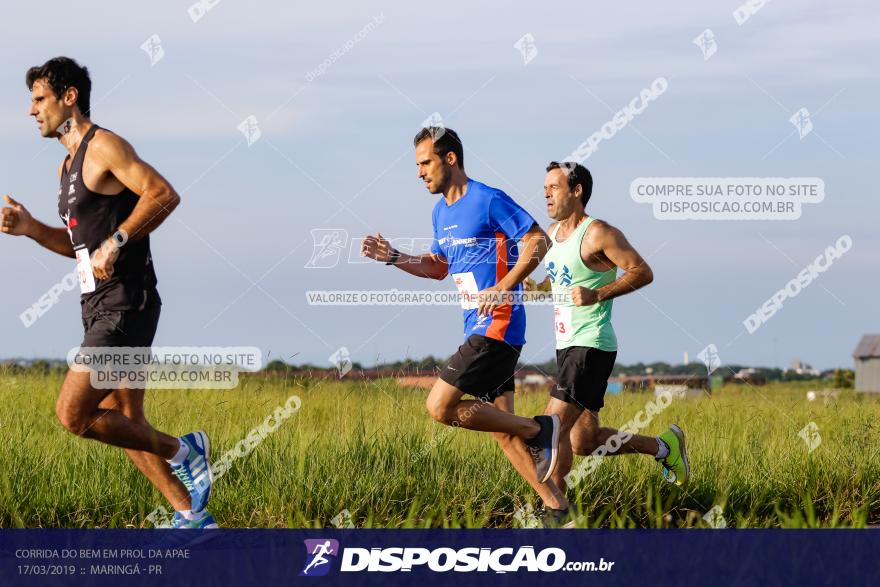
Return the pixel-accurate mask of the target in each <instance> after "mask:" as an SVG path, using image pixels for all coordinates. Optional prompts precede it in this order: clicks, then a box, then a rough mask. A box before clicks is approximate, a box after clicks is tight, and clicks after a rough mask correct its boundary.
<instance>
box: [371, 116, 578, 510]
mask: <svg viewBox="0 0 880 587" xmlns="http://www.w3.org/2000/svg"><path fill="white" fill-rule="evenodd" d="M413 144H414V145H415V150H416V165H417V166H418V170H419V171H418V176H419V179H421V180H422V181H423V182H424V184H425V187H426V188H427V189H428V191H429V192H431V193H432V194H440V195H442V197H441V198H440V199H439V200H438V201H437V204H436V205H435V206H434V213H433V224H434V241H433V243H432V246H431V252H430V253H428V254H423V255H408V254H406V253H403V252H401V251H398V250H396V249H394V248H393V247H392V246H391V245H390V244H389V243H388V241H387V240H386V239H385V238H384V237H382V235H381V234H377V235H375V236H368V237H366V238H365V239H364V243H363V248H362V251H361V253H362V255H364V256H366V257H369V258H371V259H374V260H377V261H382V262H384V263H385V264H386V265H394V266H396V267H398V268H400V269H402V270H403V271H406V272H407V273H409V274H411V275H415V276H417V277H427V278H431V279H444V278H445V277H446V276H447V275H449V274H452V276H453V279H454V280H455V285H456V287H457V289H458V291H459V293H460V294H461V295H460V298H461V300H462V304H461V305H462V310H463V314H464V336H465V341H464V344H462V345H461V346H460V347H459V349H458V351H457V352H456V353H455V354H454V355H453V356H452V358H451V359H450V360H449V362H448V364H447V365H446V366H445V367H444V368H443V370H442V372H441V373H440V377H439V378H438V379H437V381H436V382H435V383H434V386H433V388H432V389H431V393H430V394H429V395H428V399H427V408H428V412H429V413H430V414H431V416H432V417H433V418H434V419H435V420H437V421H438V422H442V423H443V424H446V425H447V426H460V427H462V428H467V429H469V430H478V431H482V432H492V433H493V436H494V437H495V439H496V440H497V441H498V442H499V444H500V445H501V447H502V448H503V450H504V453H505V454H506V455H507V458H508V459H509V460H510V462H511V463H512V464H513V466H514V467H515V468H516V470H517V471H518V472H519V473H520V475H522V476H523V478H524V479H525V480H526V481H528V482H529V484H530V485H532V487H534V488H535V490H536V491H537V492H538V494H539V495H541V497H542V498H543V499H544V502H545V503H546V504H547V505H549V506H550V507H554V508H559V507H560V506H561V503H563V501H562V500H564V497H562V496H561V495H560V494H559V493H558V491H557V490H555V489H552V487H553V486H552V484H551V485H544V483H545V482H546V481H547V479H549V478H550V475H551V473H552V472H553V469H554V468H555V466H556V455H557V447H558V441H559V420H558V418H557V417H556V416H537V417H535V418H524V417H521V416H517V415H515V414H514V409H513V392H514V372H515V371H516V364H517V361H518V360H519V355H520V351H521V350H522V345H523V344H524V343H525V330H526V316H525V308H524V307H523V305H522V300H521V299H518V295H517V294H519V293H521V291H522V285H521V283H522V281H523V280H524V279H525V278H526V276H528V275H529V274H530V273H531V272H532V270H533V269H535V267H537V265H538V264H539V263H540V262H541V259H542V258H543V257H544V255H545V254H546V253H547V249H548V243H549V240H548V238H547V235H546V234H545V233H544V231H543V230H542V229H541V227H540V226H539V225H538V224H537V223H536V222H535V220H534V219H533V218H532V217H531V216H530V215H529V213H528V212H526V211H525V210H523V209H522V208H521V207H520V206H519V205H518V204H517V203H516V202H514V201H513V199H511V198H510V196H508V195H507V194H505V193H504V192H503V191H501V190H499V189H495V188H491V187H489V186H487V185H485V184H482V183H480V182H478V181H474V180H472V179H469V178H468V176H467V175H466V174H465V171H464V150H463V148H462V145H461V141H460V139H459V137H458V135H457V134H456V132H455V131H454V130H452V129H449V128H442V127H429V128H423V129H422V130H421V131H420V132H419V133H418V134H417V135H416V137H415V139H414V141H413ZM518 241H521V242H522V249H521V250H520V246H519V244H518ZM464 394H468V395H471V396H473V397H475V398H477V400H465V399H462V396H463V395H464Z"/></svg>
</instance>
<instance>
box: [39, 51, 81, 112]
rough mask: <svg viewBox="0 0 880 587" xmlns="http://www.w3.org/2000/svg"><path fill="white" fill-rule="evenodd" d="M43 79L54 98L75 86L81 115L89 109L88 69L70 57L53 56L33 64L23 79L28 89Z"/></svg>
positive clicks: (59, 96)
mask: <svg viewBox="0 0 880 587" xmlns="http://www.w3.org/2000/svg"><path fill="white" fill-rule="evenodd" d="M41 79H44V80H46V83H48V84H49V87H50V88H52V93H53V94H55V97H56V98H61V96H62V95H63V94H64V92H66V91H67V89H68V88H76V91H77V98H76V105H77V106H78V107H79V111H80V112H82V114H83V116H88V115H89V111H90V110H91V102H90V99H91V93H92V80H91V78H89V70H88V69H86V68H85V67H83V66H81V65H80V64H79V63H77V62H76V61H74V60H73V59H71V58H70V57H54V58H52V59H50V60H49V61H47V62H46V63H44V64H43V65H35V66H33V67H31V68H30V69H28V70H27V75H26V76H25V81H26V82H27V87H28V89H29V90H30V89H33V87H34V82H36V81H37V80H41Z"/></svg>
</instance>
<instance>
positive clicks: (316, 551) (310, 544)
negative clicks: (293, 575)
mask: <svg viewBox="0 0 880 587" xmlns="http://www.w3.org/2000/svg"><path fill="white" fill-rule="evenodd" d="M304 542H305V543H306V566H305V567H303V570H302V572H301V573H300V574H299V576H300V577H323V576H324V575H326V574H327V573H328V572H329V571H330V559H329V558H328V557H330V556H332V557H334V558H335V557H336V556H338V555H339V541H338V540H333V539H332V538H313V539H309V540H305V541H304Z"/></svg>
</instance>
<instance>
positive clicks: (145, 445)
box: [55, 370, 180, 459]
mask: <svg viewBox="0 0 880 587" xmlns="http://www.w3.org/2000/svg"><path fill="white" fill-rule="evenodd" d="M108 394H109V390H103V389H95V388H94V387H92V384H91V382H90V380H89V373H88V372H79V371H74V370H70V371H68V372H67V376H66V377H65V378H64V383H63V384H62V385H61V393H60V394H59V395H58V401H57V402H56V403H55V414H56V415H57V416H58V420H59V421H60V422H61V424H62V425H63V426H64V427H65V428H66V429H67V430H68V431H70V432H71V433H73V434H76V435H77V436H82V437H83V438H90V439H94V440H98V441H101V442H103V443H105V444H110V445H113V446H118V447H120V448H130V449H135V450H140V451H146V452H150V453H153V454H155V455H157V456H160V457H162V458H164V459H170V458H172V457H174V455H175V454H177V450H178V449H179V448H180V443H179V441H178V440H177V439H176V438H174V437H173V436H169V435H168V434H165V433H163V432H159V431H158V430H154V429H153V428H151V427H150V426H145V425H143V424H140V423H137V422H133V421H132V420H129V419H128V418H126V417H125V415H123V413H122V412H121V411H119V410H115V409H106V408H104V409H102V408H99V407H98V406H99V404H100V403H101V401H102V400H103V399H104V398H105V397H106V396H107V395H108Z"/></svg>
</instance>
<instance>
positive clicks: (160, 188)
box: [88, 132, 180, 241]
mask: <svg viewBox="0 0 880 587" xmlns="http://www.w3.org/2000/svg"><path fill="white" fill-rule="evenodd" d="M88 153H89V155H93V156H94V159H92V161H94V162H95V163H97V164H98V165H99V169H100V170H101V171H106V172H109V173H111V174H113V176H114V177H115V178H116V179H118V180H119V181H120V182H121V183H122V184H123V185H124V186H125V187H127V188H128V189H130V190H131V191H133V192H134V193H135V194H137V196H139V199H138V203H137V204H136V205H135V207H134V210H132V211H131V214H130V215H129V217H128V218H126V219H125V220H124V221H123V222H122V224H121V225H120V226H119V232H120V233H122V234H123V235H125V236H126V238H127V240H128V241H136V240H138V239H142V238H144V237H145V236H147V235H148V234H150V233H151V232H153V231H154V230H156V228H158V227H159V225H160V224H162V222H163V221H164V220H165V219H166V218H167V217H168V215H169V214H171V212H172V211H173V210H174V209H175V208H176V207H177V205H178V204H179V203H180V196H179V195H178V194H177V192H176V191H175V190H174V188H173V187H171V184H170V183H168V180H166V179H165V178H164V177H162V176H161V175H160V174H159V172H158V171H156V170H155V169H153V167H151V166H150V165H149V164H148V163H146V162H145V161H143V160H142V159H141V158H140V157H138V155H137V153H136V152H135V150H134V148H133V147H132V146H131V145H130V144H128V142H127V141H126V140H125V139H123V138H122V137H119V136H117V135H115V134H113V133H111V132H98V133H97V134H96V135H95V137H94V138H93V139H92V141H91V143H90V144H89V151H88ZM107 236H108V237H110V236H112V235H109V234H108V235H107Z"/></svg>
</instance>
